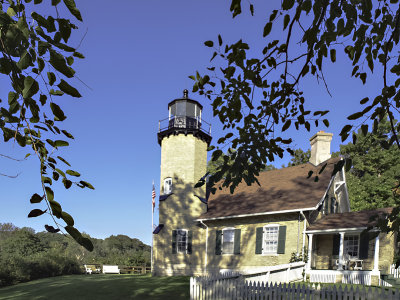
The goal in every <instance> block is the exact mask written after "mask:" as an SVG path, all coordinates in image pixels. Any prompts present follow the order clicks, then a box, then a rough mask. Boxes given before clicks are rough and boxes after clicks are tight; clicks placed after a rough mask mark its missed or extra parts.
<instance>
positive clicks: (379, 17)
mask: <svg viewBox="0 0 400 300" xmlns="http://www.w3.org/2000/svg"><path fill="white" fill-rule="evenodd" d="M398 2H399V1H398V0H392V1H387V0H380V1H374V2H373V1H372V0H366V1H350V2H349V1H341V0H318V1H317V0H296V1H295V0H284V1H282V2H281V5H280V7H279V8H278V9H276V10H273V11H271V12H270V16H269V18H267V19H266V23H265V26H264V29H263V30H260V31H259V32H260V39H262V40H263V42H264V45H265V47H264V48H263V49H262V51H261V53H259V55H257V56H254V53H255V51H254V50H253V49H251V48H250V46H249V44H247V43H246V42H245V41H243V40H239V41H237V42H236V43H233V44H228V43H224V41H223V38H222V36H221V35H218V37H217V38H216V41H215V42H214V41H211V40H210V41H206V42H205V45H206V46H207V47H210V48H212V49H213V54H212V58H211V61H212V63H213V65H211V66H210V67H209V68H208V70H209V72H208V73H207V74H203V75H200V74H199V73H198V72H197V73H196V75H192V76H190V78H192V79H193V80H194V86H193V91H194V92H198V93H199V94H200V95H205V96H206V97H208V98H209V99H210V100H211V101H212V106H213V112H214V115H215V116H216V117H218V118H219V120H220V121H221V123H222V124H223V129H224V130H226V132H227V134H226V136H224V137H222V138H221V139H219V140H218V142H217V148H216V149H215V148H211V149H210V150H213V154H212V159H213V160H214V161H215V160H217V159H218V158H219V157H220V156H221V155H223V153H222V151H221V149H220V148H221V147H225V146H227V145H229V147H231V148H232V149H234V150H235V155H232V156H229V157H228V160H226V163H224V165H223V166H221V167H220V168H219V169H218V170H217V172H215V173H214V174H212V175H211V176H210V182H211V183H215V182H217V181H219V180H221V179H222V176H223V175H224V174H225V172H222V169H225V168H227V169H228V170H227V173H228V175H227V176H225V180H224V186H229V187H230V188H231V191H232V192H233V190H234V189H235V187H236V186H237V185H238V184H239V183H240V182H241V181H242V180H243V181H245V182H246V183H247V184H251V183H252V182H257V178H256V177H257V175H258V173H259V171H260V170H261V169H262V168H263V166H265V165H266V164H267V162H268V161H273V160H274V158H275V157H276V156H279V157H282V156H283V154H284V152H285V151H287V152H289V153H291V154H293V150H292V149H290V147H289V145H290V144H291V142H292V141H291V139H290V138H286V139H285V138H283V135H282V134H281V133H283V132H285V131H286V130H287V129H289V128H293V127H294V128H296V129H300V128H305V129H306V130H308V131H310V128H311V124H312V123H314V124H315V126H317V127H318V126H319V125H320V123H323V124H324V126H326V127H328V126H329V120H328V119H326V118H325V115H326V114H327V113H328V111H327V110H324V111H312V110H309V109H308V108H307V104H308V101H307V99H306V98H305V96H304V94H303V89H302V85H301V83H302V81H303V80H304V79H305V78H307V77H314V78H316V79H317V80H321V81H322V82H324V71H325V68H324V65H326V64H327V63H335V62H336V53H337V51H342V52H344V54H345V56H346V57H347V58H348V61H349V63H350V64H351V65H352V66H353V69H352V72H351V74H348V76H349V77H354V78H357V79H359V80H360V81H361V82H362V83H363V84H367V82H368V79H369V78H370V75H371V73H372V72H374V71H375V72H380V73H381V75H382V76H381V78H382V89H380V90H377V91H376V94H375V95H369V97H365V98H363V99H361V100H359V99H355V101H360V110H359V111H358V112H355V113H353V114H351V115H350V116H348V120H350V121H351V122H349V124H347V125H345V126H344V127H343V129H342V130H341V133H340V136H341V137H342V141H344V140H346V139H347V137H348V136H349V134H350V132H351V131H352V130H357V128H361V130H362V132H364V133H366V132H368V129H369V127H368V124H373V126H372V131H373V132H376V130H377V125H378V123H379V120H381V119H383V117H384V115H385V114H386V115H388V116H389V120H390V124H391V130H392V133H393V134H392V135H391V139H390V140H389V144H388V146H390V145H391V144H393V143H396V144H397V146H398V147H399V148H400V143H399V140H398V138H397V136H398V135H397V132H398V130H399V129H400V127H399V125H398V124H397V125H396V126H395V124H394V122H393V120H394V118H395V116H396V114H398V109H399V108H400V89H399V85H400V79H398V75H400V62H399V57H398V47H397V45H398V43H399V35H400V31H399V23H400V7H399V3H398ZM246 3H247V2H246ZM243 4H244V2H243V1H241V0H232V1H231V6H230V10H231V12H232V15H233V17H236V16H237V15H239V14H241V13H242V5H243ZM248 8H249V11H250V13H251V14H254V11H255V9H254V5H253V4H252V3H250V5H249V6H248ZM271 32H274V33H276V34H275V35H272V34H271ZM271 36H277V37H279V38H278V39H274V38H270V37H271ZM344 76H345V74H344ZM224 158H225V157H224ZM244 169H245V170H248V172H246V173H244V172H242V170H244Z"/></svg>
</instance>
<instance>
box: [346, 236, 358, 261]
mask: <svg viewBox="0 0 400 300" xmlns="http://www.w3.org/2000/svg"><path fill="white" fill-rule="evenodd" d="M350 236H352V237H357V239H358V244H357V255H356V256H350V257H349V258H353V259H358V258H359V257H360V235H359V234H345V235H344V239H343V255H346V254H347V251H346V248H347V247H346V242H345V240H346V237H347V238H348V237H350Z"/></svg>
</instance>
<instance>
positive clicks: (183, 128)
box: [158, 90, 211, 145]
mask: <svg viewBox="0 0 400 300" xmlns="http://www.w3.org/2000/svg"><path fill="white" fill-rule="evenodd" d="M202 109H203V106H202V105H201V104H200V103H199V102H197V101H196V100H192V99H189V98H188V90H184V91H183V98H178V99H175V100H173V101H171V102H170V103H169V104H168V112H169V115H168V118H167V119H164V120H160V121H159V126H158V143H159V144H160V145H161V140H162V139H163V138H164V137H165V136H169V135H171V134H174V135H176V134H179V133H184V134H188V133H190V134H193V135H195V136H197V137H199V138H201V139H203V140H204V141H206V142H207V144H210V142H211V125H210V124H208V123H207V122H205V121H204V120H203V119H202V118H201V112H202Z"/></svg>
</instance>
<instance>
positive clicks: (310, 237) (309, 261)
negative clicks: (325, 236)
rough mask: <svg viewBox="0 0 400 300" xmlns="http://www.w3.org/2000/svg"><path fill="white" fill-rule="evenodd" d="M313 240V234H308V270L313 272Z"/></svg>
mask: <svg viewBox="0 0 400 300" xmlns="http://www.w3.org/2000/svg"><path fill="white" fill-rule="evenodd" d="M312 239H313V234H312V233H310V234H308V254H307V255H308V256H307V257H308V260H307V268H306V269H307V270H311V252H312Z"/></svg>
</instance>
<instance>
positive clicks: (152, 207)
mask: <svg viewBox="0 0 400 300" xmlns="http://www.w3.org/2000/svg"><path fill="white" fill-rule="evenodd" d="M153 189H154V180H153ZM153 201H154V199H153V194H152V198H151V260H150V267H151V274H153V245H154V243H153V229H154V205H153Z"/></svg>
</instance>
